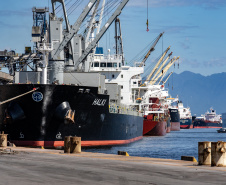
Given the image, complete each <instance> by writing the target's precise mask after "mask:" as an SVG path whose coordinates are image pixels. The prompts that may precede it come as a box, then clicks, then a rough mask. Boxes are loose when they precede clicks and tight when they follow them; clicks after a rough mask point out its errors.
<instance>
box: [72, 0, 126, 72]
mask: <svg viewBox="0 0 226 185" xmlns="http://www.w3.org/2000/svg"><path fill="white" fill-rule="evenodd" d="M128 1H129V0H123V1H122V2H121V3H120V5H119V6H118V8H117V9H116V10H115V12H114V13H113V14H112V16H111V17H110V18H109V19H108V21H107V22H106V24H105V25H104V26H103V27H102V29H101V30H100V32H99V33H98V34H97V35H96V37H95V39H94V40H93V41H92V42H91V43H90V44H89V45H88V46H87V48H86V49H85V51H84V52H83V54H82V55H81V56H80V58H79V59H78V60H77V61H76V63H75V65H74V69H75V70H76V69H77V68H78V66H79V64H80V63H82V62H83V61H84V60H85V58H86V57H87V56H88V55H89V53H90V51H91V50H92V49H93V48H95V47H96V44H97V43H98V42H99V40H100V39H101V38H102V36H103V35H104V33H105V32H106V31H107V29H108V28H109V27H110V25H111V24H112V23H113V21H114V20H115V19H116V17H117V16H119V15H120V14H121V11H122V9H123V8H124V7H125V5H126V4H127V3H128Z"/></svg>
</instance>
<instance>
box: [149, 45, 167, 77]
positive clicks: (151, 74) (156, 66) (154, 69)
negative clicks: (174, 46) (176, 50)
mask: <svg viewBox="0 0 226 185" xmlns="http://www.w3.org/2000/svg"><path fill="white" fill-rule="evenodd" d="M169 49H170V46H169V47H168V48H167V49H166V51H165V52H164V53H163V55H162V56H161V58H160V59H159V61H158V62H157V64H156V65H155V67H154V68H153V70H152V71H151V73H150V74H149V76H148V77H147V79H146V81H149V80H150V79H151V77H152V76H153V74H154V73H155V71H156V69H157V68H158V66H159V64H160V63H161V62H162V60H163V58H164V57H165V56H166V54H167V52H168V51H169Z"/></svg>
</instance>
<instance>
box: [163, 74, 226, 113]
mask: <svg viewBox="0 0 226 185" xmlns="http://www.w3.org/2000/svg"><path fill="white" fill-rule="evenodd" d="M165 87H166V88H168V89H169V93H170V94H171V95H172V97H176V96H177V95H179V99H180V100H181V101H182V102H183V103H184V106H189V107H190V108H191V112H192V115H194V114H196V115H197V116H200V115H201V114H204V113H205V112H206V111H207V110H209V109H210V107H212V108H214V109H215V110H216V111H217V113H219V114H220V113H224V112H226V73H219V74H213V75H211V76H202V75H200V74H195V73H192V72H188V71H185V72H183V73H181V74H173V75H171V77H170V78H169V80H168V82H167V83H166V84H165Z"/></svg>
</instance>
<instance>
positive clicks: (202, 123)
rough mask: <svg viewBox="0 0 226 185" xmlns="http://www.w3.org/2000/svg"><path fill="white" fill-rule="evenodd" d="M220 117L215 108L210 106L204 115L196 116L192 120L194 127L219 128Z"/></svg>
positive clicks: (220, 123)
mask: <svg viewBox="0 0 226 185" xmlns="http://www.w3.org/2000/svg"><path fill="white" fill-rule="evenodd" d="M221 127H222V118H221V115H220V114H216V110H214V109H212V108H210V112H209V111H207V112H206V113H205V115H202V116H201V117H196V119H195V121H194V128H221Z"/></svg>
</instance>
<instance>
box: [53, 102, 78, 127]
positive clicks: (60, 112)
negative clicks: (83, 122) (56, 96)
mask: <svg viewBox="0 0 226 185" xmlns="http://www.w3.org/2000/svg"><path fill="white" fill-rule="evenodd" d="M74 113H75V111H73V110H71V106H70V104H69V103H68V102H67V101H65V102H62V103H61V104H60V105H58V106H57V108H56V110H55V114H54V115H55V117H56V118H57V119H59V120H61V121H64V123H65V124H69V123H74Z"/></svg>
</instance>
